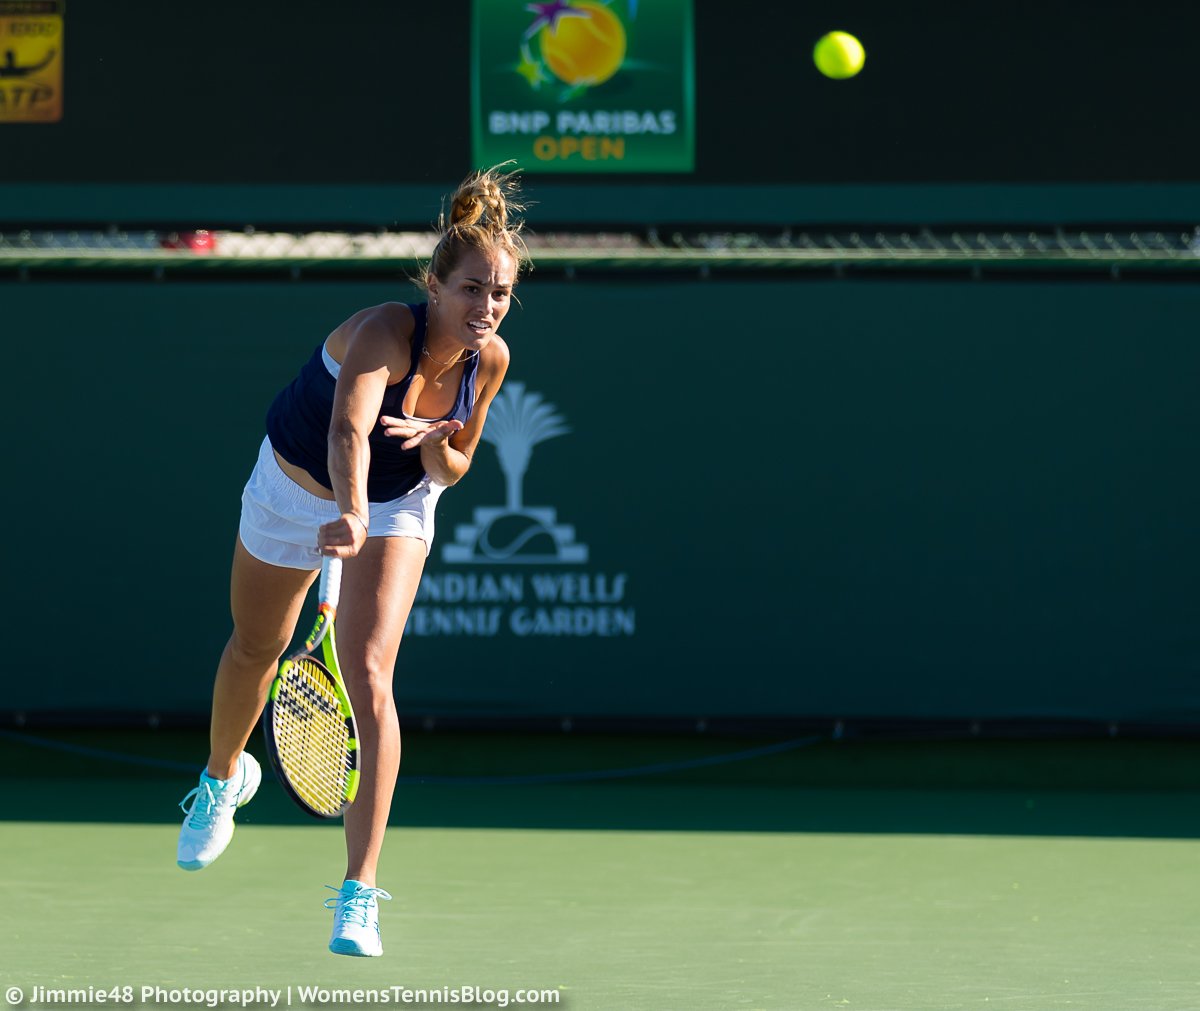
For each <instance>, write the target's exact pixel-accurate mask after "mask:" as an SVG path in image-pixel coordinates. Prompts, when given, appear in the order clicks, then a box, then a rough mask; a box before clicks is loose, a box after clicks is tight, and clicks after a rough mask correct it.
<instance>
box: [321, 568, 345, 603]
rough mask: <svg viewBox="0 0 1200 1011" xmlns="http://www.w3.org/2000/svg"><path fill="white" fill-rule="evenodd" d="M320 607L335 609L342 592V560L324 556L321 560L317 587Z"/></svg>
mask: <svg viewBox="0 0 1200 1011" xmlns="http://www.w3.org/2000/svg"><path fill="white" fill-rule="evenodd" d="M317 593H318V595H319V596H320V603H321V606H322V607H327V608H328V609H329V610H330V611H336V610H337V606H338V598H339V597H340V596H341V594H342V560H341V559H340V558H325V559H323V560H322V562H321V583H320V586H319V587H318V589H317Z"/></svg>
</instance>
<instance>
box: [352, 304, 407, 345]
mask: <svg viewBox="0 0 1200 1011" xmlns="http://www.w3.org/2000/svg"><path fill="white" fill-rule="evenodd" d="M347 322H349V323H352V324H354V326H355V327H356V329H357V328H363V327H366V328H371V329H379V330H385V331H390V332H391V333H393V334H394V333H397V332H398V333H399V334H401V335H402V336H404V337H411V336H412V332H413V327H414V325H415V320H414V317H413V311H412V307H411V306H410V305H408V303H406V302H381V303H380V304H379V305H371V306H367V308H365V309H359V310H358V312H356V313H355V314H354V315H353V316H351V317H350V319H349V320H348V321H347Z"/></svg>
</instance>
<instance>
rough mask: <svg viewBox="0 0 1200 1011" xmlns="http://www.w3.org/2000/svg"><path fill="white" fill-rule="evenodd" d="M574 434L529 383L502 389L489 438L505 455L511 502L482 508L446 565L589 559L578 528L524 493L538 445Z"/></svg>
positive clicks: (446, 552)
mask: <svg viewBox="0 0 1200 1011" xmlns="http://www.w3.org/2000/svg"><path fill="white" fill-rule="evenodd" d="M569 431H570V429H569V428H567V427H566V425H565V424H564V423H563V419H562V418H561V417H560V416H559V415H558V414H557V413H556V412H555V410H554V408H553V407H551V406H550V405H549V404H547V403H544V402H543V401H542V396H541V394H540V393H526V392H525V384H524V383H515V382H510V383H509V384H508V385H507V386H505V387H504V388H503V389H501V391H500V393H499V394H498V395H497V396H496V399H495V400H493V401H492V406H491V407H490V408H489V409H488V418H487V425H485V426H484V429H483V438H484V441H485V442H490V443H492V445H494V446H495V447H496V453H497V454H498V455H499V457H500V469H501V470H502V471H504V488H505V502H504V505H503V506H485V507H482V508H479V509H476V510H475V517H474V522H473V523H471V524H470V525H468V526H460V527H458V529H457V530H455V531H454V543H453V544H447V545H446V546H445V547H444V548H443V549H442V559H443V560H444V561H447V562H476V563H480V562H482V563H484V564H488V563H495V562H509V563H512V564H515V565H533V564H538V563H546V562H551V563H556V562H558V563H561V562H586V561H587V557H588V550H587V545H585V544H576V543H575V530H574V528H572V527H569V526H564V525H563V524H560V523H559V522H558V519H557V515H556V512H555V510H554V509H552V508H550V507H549V506H538V507H529V506H526V505H525V504H524V502H523V498H524V496H523V495H522V490H521V486H522V482H523V480H524V478H525V471H526V470H527V469H528V468H529V458H530V455H531V454H532V453H533V447H534V446H536V445H537V444H538V443H539V442H545V441H546V440H547V439H553V438H554V437H555V436H558V435H566V434H567V432H569Z"/></svg>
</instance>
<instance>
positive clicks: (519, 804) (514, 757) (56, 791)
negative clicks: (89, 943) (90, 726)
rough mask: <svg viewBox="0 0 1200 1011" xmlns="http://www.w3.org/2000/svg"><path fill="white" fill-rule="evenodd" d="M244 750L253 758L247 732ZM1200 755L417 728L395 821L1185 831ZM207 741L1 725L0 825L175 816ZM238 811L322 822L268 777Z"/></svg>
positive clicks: (1080, 745)
mask: <svg viewBox="0 0 1200 1011" xmlns="http://www.w3.org/2000/svg"><path fill="white" fill-rule="evenodd" d="M250 750H251V751H252V752H255V751H256V752H257V754H259V755H260V756H261V755H262V754H263V750H262V748H261V742H259V741H257V740H255V741H252V743H251V748H250ZM1197 750H1200V749H1197V747H1196V745H1195V744H1193V743H1191V742H1188V741H1132V740H1112V741H1110V740H1092V741H1005V742H995V741H992V742H985V741H969V740H968V741H941V742H931V741H907V742H891V743H884V742H863V743H852V742H832V741H826V740H818V739H814V738H797V739H795V740H794V741H790V742H789V741H774V742H771V741H762V740H746V739H742V740H728V739H715V738H703V739H701V738H691V737H689V738H649V737H629V738H626V737H609V736H600V735H596V736H577V737H571V736H568V735H562V736H556V735H499V734H483V735H469V734H440V733H432V734H423V733H410V734H408V735H407V736H406V738H405V761H404V771H403V773H402V775H401V779H400V783H399V786H398V788H397V791H396V797H395V801H394V803H393V807H392V818H391V822H392V824H394V825H397V826H424V827H459V828H537V829H599V830H613V831H622V830H639V831H710V832H711V831H717V832H819V833H906V834H938V835H945V834H963V835H1037V836H1103V837H1146V838H1194V837H1197V836H1200V771H1198V770H1200V761H1198V757H1197V755H1196V752H1197ZM206 751H207V747H206V744H205V735H204V734H202V733H198V732H195V731H121V732H103V731H55V732H47V731H41V732H28V733H26V732H22V731H4V732H0V768H3V769H4V770H5V771H4V772H3V773H2V774H0V799H2V800H3V803H2V804H0V812H2V813H0V821H4V820H7V821H25V822H29V821H48V822H63V821H67V822H72V821H75V822H137V823H170V822H175V821H177V820H178V819H180V818H181V817H182V814H181V812H180V811H179V808H178V806H177V804H178V802H179V800H180V799H181V798H182V797H183V796H184V794H186V793H187V791H188V790H190V789H191V787H192V786H193V785H195V777H196V775H197V773H198V771H199V767H200V764H201V762H202V761H203V757H204V755H205V754H206ZM238 820H239V823H242V824H252V823H258V824H306V823H314V822H313V820H312V819H310V818H309V817H307V816H306V815H304V814H302V813H301V812H300V811H299V810H298V809H296V808H295V807H294V806H293V804H292V803H291V802H290V801H289V800H288V799H287V797H286V796H285V795H284V793H283V791H282V789H280V787H279V786H278V785H277V784H276V783H275V782H274V780H273V779H272V778H271V776H270V774H269V773H268V774H267V775H266V776H265V777H264V783H263V787H262V788H261V790H260V794H259V796H258V797H256V798H255V800H254V802H253V803H252V804H251V805H249V806H247V807H246V808H245V809H244V810H243V811H242V812H241V813H240V814H239V816H238ZM0 831H2V828H0Z"/></svg>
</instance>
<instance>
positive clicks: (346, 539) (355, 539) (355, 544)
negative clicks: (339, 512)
mask: <svg viewBox="0 0 1200 1011" xmlns="http://www.w3.org/2000/svg"><path fill="white" fill-rule="evenodd" d="M366 539H367V533H366V531H365V530H363V528H362V524H361V522H359V520H358V519H357V518H356V517H354V516H353V515H350V514H346V515H343V516H339V517H338V518H337V519H336V520H333V521H332V522H329V523H324V524H322V525H321V526H320V527H319V528H318V529H317V550H318V551H319V552H320V553H321V554H322V555H328V556H330V557H331V558H353V557H354V556H355V555H357V554H358V552H359V549H360V548H361V547H362V546H363V544H364V543H365V542H366Z"/></svg>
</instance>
